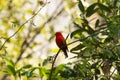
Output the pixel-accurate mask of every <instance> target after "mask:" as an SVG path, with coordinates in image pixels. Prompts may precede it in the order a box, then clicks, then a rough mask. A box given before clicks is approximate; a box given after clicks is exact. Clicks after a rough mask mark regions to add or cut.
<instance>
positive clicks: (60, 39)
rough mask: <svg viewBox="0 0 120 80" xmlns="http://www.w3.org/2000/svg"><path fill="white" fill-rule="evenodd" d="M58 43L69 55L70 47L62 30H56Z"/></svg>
mask: <svg viewBox="0 0 120 80" xmlns="http://www.w3.org/2000/svg"><path fill="white" fill-rule="evenodd" d="M56 44H57V46H58V47H59V48H60V49H61V50H62V51H63V52H64V55H65V57H66V58H67V57H68V54H67V51H68V47H67V44H66V41H65V39H64V37H63V35H62V33H61V32H56Z"/></svg>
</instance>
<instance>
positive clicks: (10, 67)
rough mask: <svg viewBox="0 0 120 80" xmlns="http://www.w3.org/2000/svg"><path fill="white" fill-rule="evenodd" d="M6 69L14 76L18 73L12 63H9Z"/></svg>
mask: <svg viewBox="0 0 120 80" xmlns="http://www.w3.org/2000/svg"><path fill="white" fill-rule="evenodd" d="M6 71H7V72H8V74H12V75H14V76H15V75H16V72H15V68H14V67H13V66H11V65H7V69H6Z"/></svg>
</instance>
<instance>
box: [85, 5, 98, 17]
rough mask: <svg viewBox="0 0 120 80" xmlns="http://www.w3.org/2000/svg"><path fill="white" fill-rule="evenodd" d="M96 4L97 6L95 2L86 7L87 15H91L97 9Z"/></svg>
mask: <svg viewBox="0 0 120 80" xmlns="http://www.w3.org/2000/svg"><path fill="white" fill-rule="evenodd" d="M96 6H97V3H94V4H92V5H90V6H89V7H88V8H87V10H86V16H87V17H89V16H91V15H92V14H94V13H95V12H96V11H97V10H98V8H96Z"/></svg>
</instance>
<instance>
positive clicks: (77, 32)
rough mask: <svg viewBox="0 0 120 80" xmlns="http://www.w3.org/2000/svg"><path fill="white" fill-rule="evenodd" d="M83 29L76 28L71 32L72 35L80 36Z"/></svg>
mask: <svg viewBox="0 0 120 80" xmlns="http://www.w3.org/2000/svg"><path fill="white" fill-rule="evenodd" d="M81 32H82V30H81V29H78V30H75V31H73V32H72V33H71V35H70V37H71V38H72V37H75V36H76V35H77V34H78V36H79V34H81Z"/></svg>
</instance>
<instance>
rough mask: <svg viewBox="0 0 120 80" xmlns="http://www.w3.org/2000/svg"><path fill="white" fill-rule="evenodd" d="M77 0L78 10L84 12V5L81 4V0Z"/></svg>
mask: <svg viewBox="0 0 120 80" xmlns="http://www.w3.org/2000/svg"><path fill="white" fill-rule="evenodd" d="M78 2H79V4H78V7H79V9H80V11H81V12H82V13H84V11H85V9H84V6H83V3H82V1H81V0H78Z"/></svg>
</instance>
